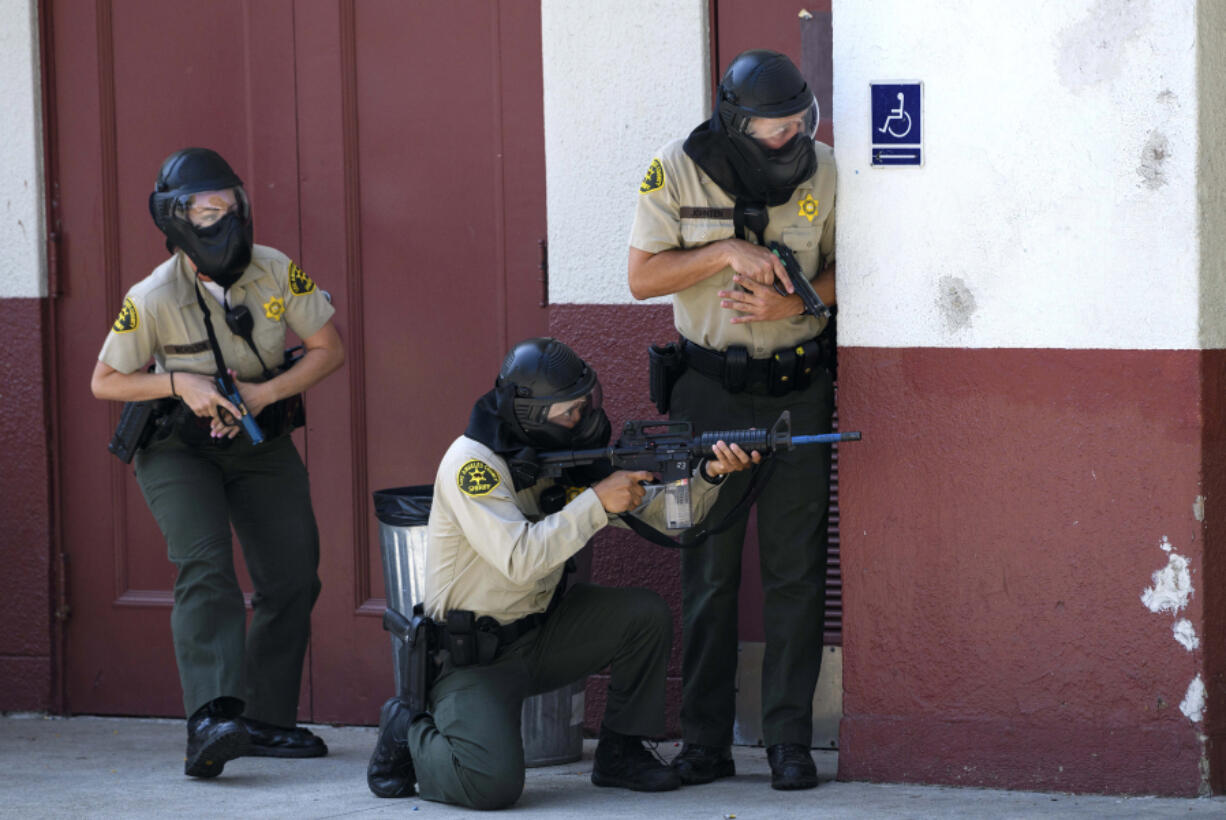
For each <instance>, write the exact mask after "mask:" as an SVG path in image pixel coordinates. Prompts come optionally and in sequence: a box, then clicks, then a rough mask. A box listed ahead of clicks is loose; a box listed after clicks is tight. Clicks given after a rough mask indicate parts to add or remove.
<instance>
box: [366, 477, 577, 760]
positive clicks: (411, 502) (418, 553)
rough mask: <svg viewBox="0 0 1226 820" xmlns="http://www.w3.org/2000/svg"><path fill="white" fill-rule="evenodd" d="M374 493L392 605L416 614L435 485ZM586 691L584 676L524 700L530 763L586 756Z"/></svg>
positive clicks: (396, 661) (399, 646) (396, 656)
mask: <svg viewBox="0 0 1226 820" xmlns="http://www.w3.org/2000/svg"><path fill="white" fill-rule="evenodd" d="M373 495H374V499H375V517H376V518H377V519H378V520H379V551H380V552H381V553H382V555H383V582H384V584H385V588H386V597H387V605H388V607H389V608H391V609H394V610H396V611H397V612H399V613H401V614H402V615H404V616H406V617H411V616H412V612H413V605H414V604H415V603H418V602H419V601H421V600H422V599H423V598H424V597H425V578H426V544H427V536H426V524H427V523H428V521H429V519H430V504H431V502H432V501H433V499H434V487H433V485H430V484H418V485H414V486H411V487H394V488H391V489H387V490H376V491H375V492H374V493H373ZM391 641H392V659H393V668H394V669H395V673H396V691H397V692H399V691H400V661H401V654H402V653H403V652H404V651H405V647H404V644H403V643H401V641H400V640H399V639H398V638H396V637H395V636H394V635H393V636H392V637H391ZM583 692H584V681H582V680H579V681H576V682H575V683H573V684H571V685H569V686H563V687H562V688H560V689H555V690H553V691H552V692H545V693H543V694H540V695H533V696H532V697H530V698H527V699H526V700H525V701H524V705H523V711H522V712H521V713H520V725H521V735H522V737H523V742H524V763H525V765H527V766H529V767H532V766H556V765H559V764H562V763H571V762H574V761H576V760H578V759H580V758H581V757H582V756H583V710H584V702H583Z"/></svg>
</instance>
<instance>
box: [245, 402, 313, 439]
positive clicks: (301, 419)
mask: <svg viewBox="0 0 1226 820" xmlns="http://www.w3.org/2000/svg"><path fill="white" fill-rule="evenodd" d="M255 422H256V424H258V425H260V429H261V430H263V431H264V435H265V436H267V437H268V438H270V439H271V438H276V437H277V436H279V435H281V434H282V433H291V432H293V431H294V430H297V429H298V428H299V427H302V426H303V425H305V424H306V404H305V403H304V402H303V401H302V394H301V393H295V394H294V395H292V396H289V397H288V398H284V399H280V400H279V401H275V402H273V403H272V404H270V405H268V406H267V407H265V408H264V409H263V410H261V411H260V414H259V415H258V416H256V417H255Z"/></svg>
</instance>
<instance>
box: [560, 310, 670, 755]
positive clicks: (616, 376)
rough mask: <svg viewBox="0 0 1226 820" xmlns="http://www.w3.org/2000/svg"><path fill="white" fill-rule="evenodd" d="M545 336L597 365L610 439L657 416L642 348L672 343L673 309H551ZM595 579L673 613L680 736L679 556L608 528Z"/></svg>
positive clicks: (598, 710)
mask: <svg viewBox="0 0 1226 820" xmlns="http://www.w3.org/2000/svg"><path fill="white" fill-rule="evenodd" d="M549 317H550V318H549V334H550V335H551V336H554V337H555V338H558V339H561V340H563V341H565V342H566V343H567V344H569V345H570V346H572V347H573V348H574V349H575V351H576V352H577V353H578V354H579V355H580V356H582V357H583V358H584V360H585V361H587V362H588V363H589V364H591V365H592V366H593V367H594V368H596V373H597V374H598V375H599V376H600V384H601V387H602V388H603V390H604V403H605V410H606V412H608V414H609V419H610V420H611V421H612V422H613V426H614V437H616V434H617V430H618V429H619V428H620V425H621V424H622V422H624V421H626V420H627V419H654V418H660V416H659V414H658V413H656V410H655V407H653V406H652V405H651V403H650V402H649V400H648V398H647V345H648V344H650V343H652V342H664V341H668V340H669V339H674V338H676V335H677V331H676V330H674V329H673V312H672V306H671V305H552V306H551V307H550V311H549ZM587 552H590V553H591V566H592V581H593V582H594V583H597V584H607V585H609V586H641V587H647V588H649V589H653V590H655V591H656V592H658V593H660V595H662V596H663V597H664V600H666V601H667V602H668V604H669V606H670V607H671V608H672V611H673V631H674V634H673V657H672V660H671V661H670V662H669V670H668V675H669V677H668V709H667V715H668V734H669V736H670V737H677V736H679V735H680V733H681V726H680V721H679V713H680V708H681V574H680V568H681V564H680V559H679V558H678V556H677V554H676V553H675V552H674V551H672V550H668V549H665V548H664V547H657V546H655V545H653V544H648V543H647V542H645V541H644V540H643V539H641V538H639V537H638V536H637V535H634V534H632V533H630V532H628V531H623V530H619V529H616V528H613V527H608V528H606V529H604V530H602V531H601V532H600V533H598V534H597V535H596V537H595V538H594V539H593V540H592V544H591V545H590V546H589V547H588V548H587ZM608 683H609V681H608V676H607V675H593V676H592V677H591V678H589V679H588V683H587V695H586V701H585V702H586V704H587V707H586V708H587V714H586V721H585V722H586V725H587V728H588V729H589V730H595V729H598V728H599V726H600V717H601V715H603V714H604V705H605V690H606V688H607V687H608Z"/></svg>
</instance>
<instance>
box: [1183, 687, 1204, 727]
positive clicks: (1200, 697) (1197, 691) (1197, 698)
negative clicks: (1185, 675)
mask: <svg viewBox="0 0 1226 820" xmlns="http://www.w3.org/2000/svg"><path fill="white" fill-rule="evenodd" d="M1179 711H1181V712H1183V714H1184V716H1185V717H1187V719H1188V720H1190V721H1192V722H1193V723H1200V721H1201V719H1202V718H1204V716H1205V682H1204V681H1202V680H1201V679H1200V675H1197V676H1196V677H1195V678H1193V679H1192V682H1191V683H1190V684H1188V693H1187V694H1186V695H1184V696H1183V700H1182V701H1180V703H1179Z"/></svg>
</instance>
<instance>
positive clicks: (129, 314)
mask: <svg viewBox="0 0 1226 820" xmlns="http://www.w3.org/2000/svg"><path fill="white" fill-rule="evenodd" d="M138 325H140V316H138V315H137V313H136V303H135V302H133V301H132V300H131V299H124V300H123V307H121V308H120V309H119V316H118V318H116V319H115V324H113V325H111V330H113V331H115V332H116V333H127V332H129V331H132V330H136V328H137V326H138Z"/></svg>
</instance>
